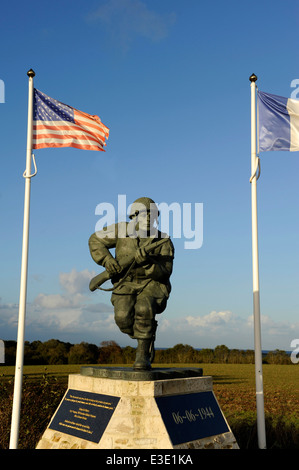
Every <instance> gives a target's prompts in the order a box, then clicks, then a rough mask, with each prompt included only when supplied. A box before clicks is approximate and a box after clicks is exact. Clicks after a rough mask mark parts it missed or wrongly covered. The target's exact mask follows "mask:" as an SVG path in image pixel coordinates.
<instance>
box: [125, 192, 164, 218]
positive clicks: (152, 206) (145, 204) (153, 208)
mask: <svg viewBox="0 0 299 470" xmlns="http://www.w3.org/2000/svg"><path fill="white" fill-rule="evenodd" d="M140 212H151V215H152V216H153V218H157V217H158V215H159V210H158V207H157V205H156V203H155V201H153V200H152V199H151V198H149V197H139V198H138V199H136V201H134V202H133V204H132V206H131V210H130V215H129V218H130V219H133V217H136V216H137V215H138V214H140Z"/></svg>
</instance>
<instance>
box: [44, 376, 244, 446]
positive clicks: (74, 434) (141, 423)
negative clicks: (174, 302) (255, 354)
mask: <svg viewBox="0 0 299 470" xmlns="http://www.w3.org/2000/svg"><path fill="white" fill-rule="evenodd" d="M163 374H164V375H163ZM165 377H166V378H165ZM236 448H238V444H237V442H236V439H235V437H234V435H233V433H232V432H231V429H230V427H229V425H228V423H227V421H226V419H225V417H224V415H223V413H222V411H221V409H220V407H219V404H218V402H217V400H216V397H215V395H214V393H213V386H212V377H209V376H202V370H201V369H187V370H186V369H179V368H178V369H156V368H154V369H152V370H151V371H148V372H142V373H140V372H136V371H133V370H132V369H128V368H102V367H95V368H93V367H82V369H81V374H74V375H70V376H69V382H68V389H67V391H66V394H65V396H64V398H63V399H62V401H61V403H60V405H59V407H58V409H57V410H56V412H55V414H54V416H53V418H52V420H51V422H50V424H49V426H48V428H47V429H46V431H45V432H44V434H43V436H42V438H41V440H40V441H39V443H38V445H37V449H236Z"/></svg>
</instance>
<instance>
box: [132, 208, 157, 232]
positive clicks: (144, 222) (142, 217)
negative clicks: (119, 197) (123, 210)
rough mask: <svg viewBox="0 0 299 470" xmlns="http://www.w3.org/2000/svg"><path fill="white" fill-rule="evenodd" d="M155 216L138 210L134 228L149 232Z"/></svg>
mask: <svg viewBox="0 0 299 470" xmlns="http://www.w3.org/2000/svg"><path fill="white" fill-rule="evenodd" d="M154 222H155V218H154V217H153V216H152V217H151V214H150V212H145V211H144V212H140V213H139V214H138V221H137V225H136V228H137V230H140V231H141V232H149V231H150V230H151V229H152V228H153V227H154Z"/></svg>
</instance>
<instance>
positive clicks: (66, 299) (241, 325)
mask: <svg viewBox="0 0 299 470" xmlns="http://www.w3.org/2000/svg"><path fill="white" fill-rule="evenodd" d="M94 274H95V273H94V272H91V271H88V270H83V271H76V270H75V269H73V270H72V271H71V272H69V273H61V274H60V276H59V279H60V285H61V289H62V293H53V294H44V293H40V294H39V295H38V296H37V297H36V298H35V299H34V301H33V302H32V303H28V304H27V313H26V339H27V340H28V341H33V340H38V339H39V340H41V341H44V340H45V339H49V338H59V339H61V340H62V341H70V342H81V341H87V342H91V343H96V344H100V342H101V341H104V340H114V341H116V342H118V343H119V344H120V345H124V346H125V345H127V344H131V345H133V346H134V345H135V344H136V341H134V340H131V339H130V338H129V337H128V336H127V335H125V334H123V333H121V332H120V331H119V329H118V327H117V326H116V324H115V321H114V314H113V306H112V305H111V303H110V295H107V294H106V293H102V292H95V293H91V292H90V291H89V289H88V284H89V280H90V279H91V277H93V276H94ZM102 300H104V301H102ZM156 318H157V320H158V330H157V343H156V345H157V346H159V347H171V346H174V345H175V344H178V343H184V344H190V345H191V346H193V347H197V348H214V347H216V346H217V345H219V344H226V345H227V346H228V347H229V348H240V349H254V324H253V316H252V315H249V316H248V317H241V316H238V315H237V314H236V313H234V312H231V311H229V310H220V311H215V310H213V311H211V312H209V313H206V314H204V315H185V316H184V315H181V316H176V317H174V316H173V315H172V312H171V310H170V309H169V308H168V309H166V311H165V312H164V313H162V314H161V315H157V317H156ZM17 323H18V304H4V303H2V302H1V299H0V338H1V339H16V336H17ZM261 331H262V348H263V349H286V350H288V349H290V344H291V341H292V340H293V339H294V338H298V337H299V322H295V323H289V322H286V321H276V320H274V319H273V318H271V317H270V316H268V315H262V316H261Z"/></svg>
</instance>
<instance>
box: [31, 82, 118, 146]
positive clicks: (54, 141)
mask: <svg viewBox="0 0 299 470" xmlns="http://www.w3.org/2000/svg"><path fill="white" fill-rule="evenodd" d="M108 136H109V129H108V127H106V126H105V125H104V124H103V123H102V122H101V120H100V118H99V117H98V116H92V115H90V114H87V113H84V112H82V111H79V110H78V109H75V108H72V107H71V106H68V105H67V104H63V103H61V102H60V101H57V100H55V99H53V98H50V97H49V96H47V95H46V94H45V93H42V92H41V91H39V90H36V89H34V101H33V136H32V148H33V149H41V148H45V147H75V148H78V149H84V150H102V151H104V148H103V146H104V145H106V143H105V139H108Z"/></svg>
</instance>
